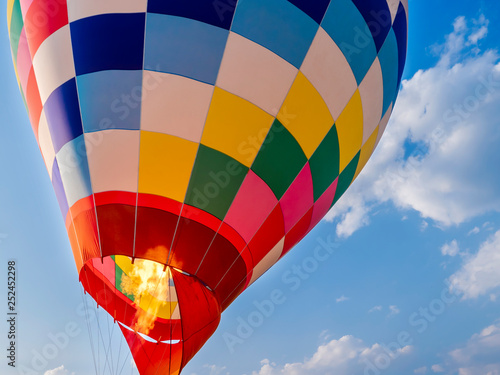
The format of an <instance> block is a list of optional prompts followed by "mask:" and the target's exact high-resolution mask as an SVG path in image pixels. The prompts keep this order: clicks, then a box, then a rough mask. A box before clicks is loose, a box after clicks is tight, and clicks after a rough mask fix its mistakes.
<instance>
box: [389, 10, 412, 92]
mask: <svg viewBox="0 0 500 375" xmlns="http://www.w3.org/2000/svg"><path fill="white" fill-rule="evenodd" d="M392 28H393V29H394V33H395V34H396V40H397V42H398V61H399V73H398V87H399V84H400V83H401V77H402V76H403V70H404V67H405V62H406V48H407V43H408V22H407V20H406V12H405V8H404V6H403V4H401V3H400V4H399V9H398V13H397V15H396V18H395V19H394V24H393V25H392Z"/></svg>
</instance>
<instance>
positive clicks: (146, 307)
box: [121, 259, 170, 335]
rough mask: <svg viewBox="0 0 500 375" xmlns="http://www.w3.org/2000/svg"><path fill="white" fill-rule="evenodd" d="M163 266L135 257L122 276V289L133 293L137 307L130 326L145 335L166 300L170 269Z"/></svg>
mask: <svg viewBox="0 0 500 375" xmlns="http://www.w3.org/2000/svg"><path fill="white" fill-rule="evenodd" d="M163 268H164V267H163V265H161V264H159V263H156V262H152V261H149V260H142V259H136V261H135V262H134V265H133V268H132V271H131V272H129V273H128V275H125V274H124V275H123V276H122V281H121V289H122V291H123V292H125V293H127V294H129V295H133V296H134V302H135V303H136V305H137V307H138V308H137V312H136V314H135V319H134V326H133V327H132V328H133V329H134V330H135V331H138V332H141V333H143V334H145V335H147V334H149V332H150V331H151V330H152V329H153V328H154V325H155V322H156V319H157V315H158V311H159V309H160V308H161V307H162V306H163V305H165V304H166V301H167V300H168V292H169V279H170V270H169V269H168V268H167V270H166V271H163Z"/></svg>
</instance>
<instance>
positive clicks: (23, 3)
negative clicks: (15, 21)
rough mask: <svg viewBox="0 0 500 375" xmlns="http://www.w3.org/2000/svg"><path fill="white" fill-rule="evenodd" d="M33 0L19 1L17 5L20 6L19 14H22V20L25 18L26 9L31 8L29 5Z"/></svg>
mask: <svg viewBox="0 0 500 375" xmlns="http://www.w3.org/2000/svg"><path fill="white" fill-rule="evenodd" d="M32 2H33V0H20V1H19V3H20V4H21V13H22V14H23V18H24V17H25V16H26V13H27V12H28V9H29V8H30V6H31V3H32Z"/></svg>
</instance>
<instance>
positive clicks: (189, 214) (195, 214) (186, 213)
mask: <svg viewBox="0 0 500 375" xmlns="http://www.w3.org/2000/svg"><path fill="white" fill-rule="evenodd" d="M182 216H183V217H185V218H188V219H191V220H196V221H197V222H198V223H202V224H203V225H205V226H206V227H208V228H210V229H212V230H213V231H214V232H217V230H219V227H220V225H221V221H220V220H219V219H218V218H217V217H215V216H213V215H212V214H209V213H208V212H206V211H203V210H200V209H199V208H196V207H193V206H190V205H187V204H185V205H184V206H183V208H182Z"/></svg>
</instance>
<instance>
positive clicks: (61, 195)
mask: <svg viewBox="0 0 500 375" xmlns="http://www.w3.org/2000/svg"><path fill="white" fill-rule="evenodd" d="M52 186H53V187H54V191H55V193H56V197H57V201H58V202H59V208H60V209H61V213H62V215H63V219H66V215H67V214H68V211H69V207H68V201H67V200H66V193H65V192H64V186H63V183H62V179H61V172H60V171H59V164H57V160H54V165H53V166H52Z"/></svg>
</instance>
